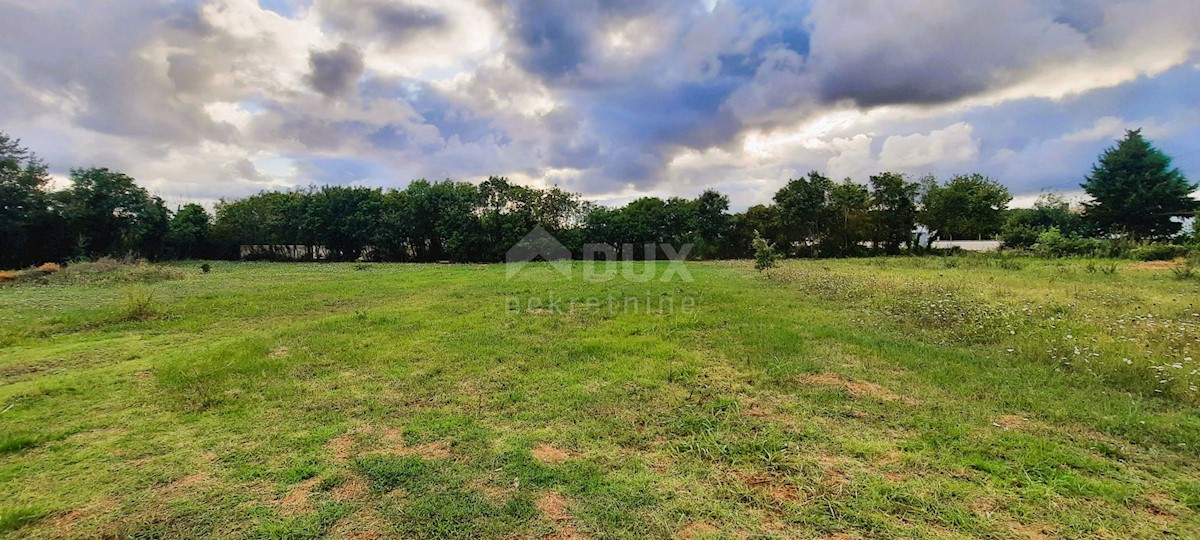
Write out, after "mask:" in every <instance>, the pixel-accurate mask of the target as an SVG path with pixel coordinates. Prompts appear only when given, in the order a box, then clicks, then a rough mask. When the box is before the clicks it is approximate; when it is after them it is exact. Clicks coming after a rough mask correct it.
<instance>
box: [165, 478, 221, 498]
mask: <svg viewBox="0 0 1200 540" xmlns="http://www.w3.org/2000/svg"><path fill="white" fill-rule="evenodd" d="M211 480H212V474H211V473H209V472H208V471H200V472H197V473H192V474H189V475H187V476H185V477H183V478H180V479H179V480H176V481H174V482H168V483H166V484H163V485H161V486H159V487H158V492H159V494H160V495H162V496H163V497H166V498H170V499H174V498H178V497H181V496H184V495H187V494H188V493H192V492H195V491H198V490H199V489H200V488H201V487H203V486H204V485H206V484H208V483H209V482H210V481H211Z"/></svg>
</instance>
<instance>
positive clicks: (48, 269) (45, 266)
mask: <svg viewBox="0 0 1200 540" xmlns="http://www.w3.org/2000/svg"><path fill="white" fill-rule="evenodd" d="M34 270H35V271H37V272H41V273H43V274H53V273H55V272H57V271H59V270H62V267H61V266H59V265H58V263H52V262H48V263H42V265H41V266H38V267H37V268H34Z"/></svg>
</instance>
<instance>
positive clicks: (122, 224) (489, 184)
mask: <svg viewBox="0 0 1200 540" xmlns="http://www.w3.org/2000/svg"><path fill="white" fill-rule="evenodd" d="M47 170H48V169H47V166H46V164H45V163H44V162H43V161H42V160H40V159H38V158H37V156H36V155H34V154H33V153H31V152H30V151H29V150H28V149H26V148H24V147H22V146H21V145H20V143H19V141H17V140H15V139H12V138H10V137H9V136H7V135H5V134H3V133H0V237H2V239H3V249H2V250H0V266H3V267H18V266H25V265H31V264H38V263H42V262H50V261H58V262H61V261H67V260H74V259H88V258H97V257H102V256H126V255H131V254H132V255H136V256H141V257H145V258H149V259H155V260H161V259H194V258H229V259H234V258H241V257H245V256H246V255H247V253H245V252H243V251H242V250H241V247H242V246H306V247H316V246H320V247H321V248H322V249H323V250H324V251H323V253H322V258H328V259H331V260H357V259H373V260H386V261H411V262H430V261H442V260H449V261H456V262H494V261H501V260H503V258H504V254H505V252H506V251H507V250H508V249H509V248H510V247H512V246H513V245H515V244H516V243H517V242H518V241H519V240H520V239H521V238H522V237H524V235H525V234H527V233H528V232H529V231H531V230H532V229H534V228H535V227H539V226H540V227H542V228H544V229H545V230H547V231H548V232H550V233H551V234H552V235H554V236H555V237H556V238H557V239H558V240H559V241H561V242H562V243H563V244H564V245H565V246H566V247H567V248H569V249H570V250H572V252H573V253H576V254H579V253H581V252H582V249H583V246H584V245H585V244H589V243H604V244H609V245H613V246H621V245H626V244H630V245H634V246H638V247H639V249H635V250H633V253H634V254H635V256H637V257H659V256H662V255H663V254H662V253H661V252H656V251H653V250H651V251H644V250H642V249H641V246H646V245H651V246H654V245H661V244H669V245H675V246H679V245H682V244H692V245H693V248H692V249H691V251H690V256H691V257H694V258H704V259H713V258H748V257H751V256H752V255H753V248H752V244H753V243H754V239H755V238H756V237H761V238H762V239H764V240H765V241H767V242H771V243H773V244H774V245H776V246H778V247H779V249H780V250H781V251H782V252H783V254H784V255H787V256H793V257H844V256H857V255H867V254H871V253H885V254H895V253H900V252H901V251H904V250H910V251H913V250H918V249H920V246H919V245H918V234H917V231H918V230H919V227H923V228H924V229H925V230H926V231H927V236H928V238H931V239H953V240H961V239H990V238H997V237H999V238H1002V239H1003V240H1004V242H1005V244H1006V245H1008V246H1011V247H1030V246H1033V245H1036V244H1038V242H1039V241H1040V240H1042V239H1043V238H1044V237H1045V236H1046V235H1047V234H1052V235H1058V237H1060V238H1117V237H1121V238H1131V239H1135V240H1139V241H1143V240H1165V239H1170V238H1172V237H1174V236H1176V235H1178V233H1179V232H1180V222H1179V220H1178V219H1174V218H1176V217H1178V216H1186V215H1189V213H1194V212H1195V211H1196V210H1197V208H1198V207H1200V204H1198V203H1197V201H1196V200H1195V199H1193V198H1192V197H1191V195H1190V194H1191V192H1192V191H1194V190H1195V189H1196V187H1197V186H1196V184H1194V183H1189V182H1188V181H1187V180H1186V178H1184V177H1183V175H1182V174H1181V173H1180V172H1179V171H1178V170H1177V169H1173V168H1171V167H1170V158H1169V157H1167V156H1166V155H1165V154H1163V153H1162V152H1161V151H1159V150H1157V149H1156V148H1154V147H1153V146H1152V145H1151V144H1150V143H1149V141H1146V140H1145V139H1144V138H1143V137H1142V136H1141V133H1140V132H1139V131H1137V130H1134V131H1130V132H1128V133H1127V135H1126V137H1125V138H1124V139H1123V140H1121V141H1120V142H1119V144H1118V145H1117V146H1115V147H1113V148H1109V149H1108V150H1106V151H1105V153H1104V154H1102V155H1101V156H1100V159H1099V161H1098V163H1097V164H1096V165H1095V167H1094V168H1093V170H1092V172H1091V174H1089V175H1088V176H1087V177H1086V178H1085V181H1084V183H1083V184H1082V185H1083V187H1084V189H1085V190H1086V191H1087V192H1088V193H1089V194H1090V195H1091V196H1092V198H1093V199H1092V201H1090V202H1088V203H1086V204H1085V205H1084V208H1083V211H1082V212H1077V211H1074V210H1073V209H1071V208H1070V206H1069V205H1068V204H1067V203H1066V202H1065V201H1064V200H1063V199H1062V198H1061V197H1055V196H1046V197H1043V198H1042V199H1041V200H1039V202H1038V204H1036V205H1035V206H1034V207H1033V208H1029V209H1009V208H1008V205H1009V203H1010V202H1011V200H1012V196H1011V195H1010V193H1009V191H1008V189H1007V188H1006V187H1004V186H1003V185H1002V184H1000V183H999V182H997V181H996V180H994V179H992V178H988V177H986V176H984V175H980V174H963V175H956V176H953V177H951V178H949V179H948V180H945V181H939V180H938V179H937V178H934V177H932V176H927V177H924V178H920V179H917V180H916V181H911V180H910V179H909V178H908V177H906V176H904V175H902V174H899V173H894V172H883V173H880V174H877V175H874V176H870V177H869V178H868V181H867V183H866V184H862V183H858V182H854V181H852V180H851V179H845V180H843V181H840V182H836V181H834V180H832V179H830V178H828V177H826V176H825V175H823V174H821V173H819V172H816V171H814V172H811V173H809V174H808V175H807V176H805V177H802V178H797V179H791V180H789V181H788V182H787V184H786V185H784V186H783V188H781V189H780V190H779V191H778V192H777V193H776V194H775V196H774V198H773V201H772V203H771V204H762V205H756V206H753V207H750V208H749V209H747V210H746V211H745V212H739V213H730V212H729V199H728V197H726V196H724V195H722V194H720V193H718V192H716V191H713V190H709V191H705V192H704V193H702V194H701V195H699V196H698V197H696V198H693V199H688V198H682V197H671V198H667V199H662V198H658V197H643V198H639V199H637V200H634V201H632V202H630V203H628V204H626V205H624V206H621V207H617V208H609V207H604V206H600V205H597V204H594V203H592V202H589V201H586V200H584V199H583V198H582V197H581V196H580V195H579V194H577V193H570V192H567V191H564V190H561V189H559V188H557V187H552V188H546V189H539V188H533V187H527V186H521V185H516V184H513V183H511V182H509V181H508V180H507V179H505V178H503V177H491V178H489V179H487V180H486V181H484V182H482V183H479V184H473V183H469V182H459V181H453V180H445V181H441V182H430V181H427V180H416V181H413V182H412V183H410V184H409V185H408V186H407V187H406V188H404V189H381V188H367V187H347V186H322V187H315V186H314V187H308V188H303V189H296V190H290V191H265V192H261V193H259V194H256V195H252V196H249V197H246V198H242V199H237V200H228V201H227V200H221V201H220V202H218V203H217V204H216V205H215V207H214V212H213V213H211V214H210V213H209V212H208V210H207V209H205V208H204V207H203V206H201V205H198V204H186V205H183V206H180V207H178V208H176V209H175V210H174V211H171V210H170V209H168V208H167V207H166V205H165V203H164V201H163V200H162V199H161V198H159V197H156V196H154V195H152V194H150V193H149V192H148V191H147V190H146V189H144V188H142V187H140V186H138V185H137V183H136V182H135V181H134V179H133V178H130V177H129V176H127V175H125V174H123V173H120V172H118V171H113V170H110V169H107V168H86V169H73V170H71V171H70V175H69V177H70V187H68V188H66V189H63V190H59V191H53V190H51V189H50V176H49V174H48V172H47ZM273 254H276V252H274V251H272V250H270V249H269V248H267V249H263V250H257V251H251V252H249V256H251V257H264V258H269V257H272V256H273Z"/></svg>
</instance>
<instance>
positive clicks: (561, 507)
mask: <svg viewBox="0 0 1200 540" xmlns="http://www.w3.org/2000/svg"><path fill="white" fill-rule="evenodd" d="M534 506H535V507H537V509H538V511H539V512H541V513H542V515H544V516H546V518H547V519H549V520H550V521H553V522H554V534H551V535H550V536H548V537H546V538H552V539H556V540H582V539H584V538H587V537H586V536H584V535H583V534H581V533H580V532H579V530H578V529H576V528H575V516H573V515H571V513H570V512H569V510H570V507H571V501H570V500H568V499H567V498H566V497H563V496H562V495H561V494H559V493H558V492H557V491H547V492H545V493H544V494H542V496H541V497H539V498H538V500H537V501H535V502H534Z"/></svg>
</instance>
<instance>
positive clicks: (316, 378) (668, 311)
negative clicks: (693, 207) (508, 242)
mask: <svg viewBox="0 0 1200 540" xmlns="http://www.w3.org/2000/svg"><path fill="white" fill-rule="evenodd" d="M585 264H586V263H574V264H573V265H572V266H571V267H570V268H571V270H572V273H571V276H570V278H568V277H564V276H563V275H562V274H560V273H559V272H558V271H557V270H556V269H555V268H553V267H551V266H550V265H548V264H545V263H540V264H533V265H530V266H528V267H526V268H524V269H523V270H522V271H521V272H520V273H518V274H517V275H516V276H514V277H512V278H511V279H510V278H508V277H507V275H506V268H505V267H504V266H502V265H477V266H470V265H390V264H373V265H353V264H307V265H304V264H271V263H262V264H258V263H241V264H239V263H221V262H217V263H212V271H211V272H210V273H201V272H200V270H199V269H198V266H199V265H198V263H197V264H180V265H177V266H175V267H173V268H166V269H160V268H149V269H147V268H141V269H136V270H133V271H127V270H116V271H114V272H115V273H114V274H113V275H112V276H110V277H105V275H104V274H97V275H95V276H89V275H87V274H85V273H82V272H81V273H78V274H76V276H75V278H74V281H72V280H70V279H66V278H63V279H62V280H60V281H57V282H56V281H55V280H53V279H51V280H49V281H51V282H50V283H48V284H40V285H39V284H28V283H26V284H18V285H6V286H3V287H0V381H2V383H0V410H2V411H3V412H0V536H3V537H8V538H59V537H68V538H73V537H78V538H94V537H113V538H184V537H186V538H191V537H213V538H316V537H333V538H359V539H366V538H392V537H399V538H477V537H483V538H496V537H505V538H509V537H516V538H543V537H552V538H560V539H568V538H597V539H599V538H644V537H664V538H665V537H682V538H836V539H840V540H845V539H853V538H895V537H900V538H998V539H999V538H1031V539H1040V538H1057V537H1065V538H1093V537H1095V538H1164V537H1168V538H1169V537H1177V538H1195V537H1197V536H1198V535H1200V517H1198V516H1200V514H1198V512H1200V412H1198V410H1197V407H1196V405H1197V404H1198V403H1200V396H1198V395H1197V392H1196V388H1195V386H1196V385H1197V384H1200V377H1198V376H1197V371H1196V369H1197V367H1200V364H1198V363H1197V362H1196V361H1195V360H1193V358H1194V357H1200V342H1198V341H1197V340H1200V313H1198V312H1200V280H1196V279H1177V278H1176V276H1174V275H1173V274H1172V272H1171V271H1170V270H1169V269H1167V268H1163V267H1158V266H1155V265H1140V266H1139V265H1133V264H1130V263H1126V262H1113V261H1099V262H1096V261H1093V262H1088V261H1040V260H1029V259H996V258H947V259H939V258H932V257H930V258H892V259H872V260H845V261H789V262H786V263H784V264H783V265H782V266H781V267H779V268H776V269H773V270H771V271H769V272H767V273H765V274H760V273H757V272H755V271H754V270H753V268H752V267H751V265H750V264H749V263H745V262H728V263H689V264H688V265H687V270H688V273H689V274H690V276H691V277H692V278H694V280H691V281H688V280H682V279H672V280H669V281H666V282H664V281H661V280H657V279H656V280H651V281H640V280H630V279H626V278H620V277H618V278H617V279H613V280H609V281H602V282H597V281H589V280H585V279H583V277H582V276H583V275H584V272H585V270H588V269H590V268H585ZM639 269H640V270H642V271H644V272H648V273H650V274H654V275H658V276H661V275H663V274H664V273H666V272H668V270H667V265H665V264H662V263H658V264H655V263H649V264H640V265H639ZM68 270H69V269H68ZM64 272H66V271H64ZM531 299H535V300H534V301H533V302H531ZM538 300H540V303H539V301H538ZM633 300H636V304H635V303H634V302H632V301H633Z"/></svg>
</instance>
